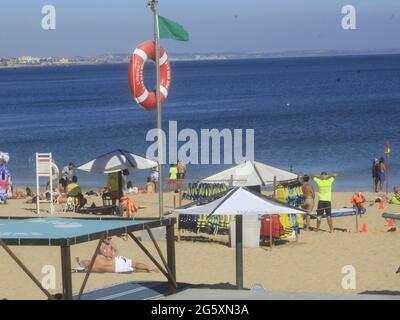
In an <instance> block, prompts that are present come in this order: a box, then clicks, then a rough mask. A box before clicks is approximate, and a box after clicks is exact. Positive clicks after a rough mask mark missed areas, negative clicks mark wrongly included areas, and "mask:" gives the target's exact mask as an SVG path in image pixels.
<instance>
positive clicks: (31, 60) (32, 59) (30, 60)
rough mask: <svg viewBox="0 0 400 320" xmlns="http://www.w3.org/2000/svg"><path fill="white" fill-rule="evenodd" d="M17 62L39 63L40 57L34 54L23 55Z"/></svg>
mask: <svg viewBox="0 0 400 320" xmlns="http://www.w3.org/2000/svg"><path fill="white" fill-rule="evenodd" d="M17 63H19V64H39V63H40V58H37V57H32V56H21V57H18V58H17Z"/></svg>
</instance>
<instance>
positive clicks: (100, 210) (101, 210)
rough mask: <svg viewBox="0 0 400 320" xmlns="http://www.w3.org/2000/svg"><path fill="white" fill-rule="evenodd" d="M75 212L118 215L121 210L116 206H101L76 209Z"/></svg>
mask: <svg viewBox="0 0 400 320" xmlns="http://www.w3.org/2000/svg"><path fill="white" fill-rule="evenodd" d="M77 213H81V214H94V215H111V216H120V215H121V212H120V210H119V207H118V206H101V207H89V208H82V209H78V211H77Z"/></svg>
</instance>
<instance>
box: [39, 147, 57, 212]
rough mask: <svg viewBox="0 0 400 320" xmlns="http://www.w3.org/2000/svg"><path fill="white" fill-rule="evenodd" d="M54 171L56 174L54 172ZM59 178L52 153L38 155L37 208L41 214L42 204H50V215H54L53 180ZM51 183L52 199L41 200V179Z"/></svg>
mask: <svg viewBox="0 0 400 320" xmlns="http://www.w3.org/2000/svg"><path fill="white" fill-rule="evenodd" d="M53 171H54V172H53ZM56 176H58V168H57V166H56V165H55V163H54V162H53V159H52V154H51V153H36V195H37V197H36V208H37V213H38V214H40V204H41V203H49V204H50V213H51V214H54V197H53V179H54V177H56ZM43 177H44V178H46V183H47V181H50V186H49V187H50V190H49V192H50V199H48V200H47V199H45V200H40V197H39V195H40V178H43Z"/></svg>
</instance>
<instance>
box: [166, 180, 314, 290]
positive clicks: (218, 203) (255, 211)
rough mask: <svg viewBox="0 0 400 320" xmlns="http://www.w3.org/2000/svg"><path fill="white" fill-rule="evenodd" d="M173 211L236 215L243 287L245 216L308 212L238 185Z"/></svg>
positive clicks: (239, 281) (238, 263)
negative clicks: (219, 196)
mask: <svg viewBox="0 0 400 320" xmlns="http://www.w3.org/2000/svg"><path fill="white" fill-rule="evenodd" d="M170 212H171V213H178V214H190V215H201V214H206V215H208V216H210V215H234V216H236V230H235V231H236V284H237V288H238V289H243V216H250V215H266V214H303V215H304V214H306V213H307V212H306V211H304V210H301V209H297V208H295V207H292V206H289V205H287V204H284V203H281V202H279V201H277V200H275V199H273V198H270V197H267V196H264V195H263V194H261V193H257V192H255V191H252V190H249V189H247V188H245V187H244V188H243V187H236V188H234V189H232V190H230V191H228V192H227V193H226V195H224V196H222V197H221V198H219V199H216V200H214V201H212V202H210V203H207V204H204V205H195V206H191V207H188V208H182V209H173V210H171V211H170Z"/></svg>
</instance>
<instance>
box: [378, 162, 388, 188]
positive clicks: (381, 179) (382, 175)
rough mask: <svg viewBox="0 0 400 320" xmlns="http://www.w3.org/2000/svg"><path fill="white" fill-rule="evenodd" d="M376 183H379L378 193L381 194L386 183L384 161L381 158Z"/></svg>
mask: <svg viewBox="0 0 400 320" xmlns="http://www.w3.org/2000/svg"><path fill="white" fill-rule="evenodd" d="M378 181H379V192H382V190H383V184H384V183H385V181H386V166H385V159H384V158H383V157H381V158H380V159H379V169H378Z"/></svg>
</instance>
